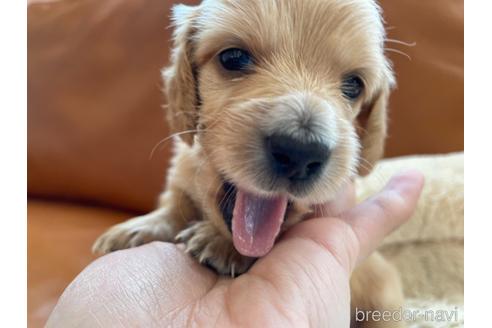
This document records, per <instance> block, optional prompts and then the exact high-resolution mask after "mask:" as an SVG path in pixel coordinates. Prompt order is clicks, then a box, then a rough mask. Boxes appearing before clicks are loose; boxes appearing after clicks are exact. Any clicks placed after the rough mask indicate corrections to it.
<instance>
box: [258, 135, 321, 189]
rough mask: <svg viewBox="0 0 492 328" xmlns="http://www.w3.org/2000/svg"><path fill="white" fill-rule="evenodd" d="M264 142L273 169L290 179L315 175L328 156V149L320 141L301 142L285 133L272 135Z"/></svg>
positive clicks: (302, 178) (301, 178)
mask: <svg viewBox="0 0 492 328" xmlns="http://www.w3.org/2000/svg"><path fill="white" fill-rule="evenodd" d="M266 144H267V152H268V155H269V158H270V163H271V166H272V169H273V171H274V172H275V173H276V174H277V175H278V176H280V177H283V178H287V179H289V180H291V181H297V180H307V179H309V178H312V177H314V176H316V175H317V174H318V173H319V172H321V169H322V168H323V166H324V165H325V164H326V163H327V162H328V158H329V157H330V149H329V148H328V146H326V145H324V144H322V143H320V142H302V141H299V140H297V139H294V138H292V137H289V136H285V135H273V136H271V137H269V138H267V142H266Z"/></svg>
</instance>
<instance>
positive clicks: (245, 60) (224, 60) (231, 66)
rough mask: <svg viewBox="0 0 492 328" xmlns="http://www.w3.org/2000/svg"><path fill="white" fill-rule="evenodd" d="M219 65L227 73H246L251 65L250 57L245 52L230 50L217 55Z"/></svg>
mask: <svg viewBox="0 0 492 328" xmlns="http://www.w3.org/2000/svg"><path fill="white" fill-rule="evenodd" d="M219 60H220V64H221V65H222V66H223V67H224V68H225V69H226V70H228V71H240V72H243V71H246V70H247V69H248V68H249V67H250V66H251V65H252V64H253V60H252V58H251V55H250V54H249V52H247V51H246V50H242V49H238V48H230V49H226V50H224V51H222V52H221V53H220V54H219Z"/></svg>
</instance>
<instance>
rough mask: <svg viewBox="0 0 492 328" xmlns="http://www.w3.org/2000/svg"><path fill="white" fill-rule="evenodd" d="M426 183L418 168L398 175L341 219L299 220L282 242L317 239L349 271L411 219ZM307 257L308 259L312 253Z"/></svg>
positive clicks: (343, 214)
mask: <svg viewBox="0 0 492 328" xmlns="http://www.w3.org/2000/svg"><path fill="white" fill-rule="evenodd" d="M423 185H424V177H423V175H422V174H421V173H420V172H418V171H408V172H405V173H400V174H397V175H396V176H394V177H393V178H391V180H390V181H389V182H388V183H387V184H386V186H385V187H384V188H383V190H381V191H380V192H379V193H378V194H376V195H375V196H373V197H371V198H369V199H367V200H365V201H364V202H362V203H361V204H359V205H357V206H356V207H354V208H352V209H349V210H347V211H345V212H344V213H342V214H341V215H340V217H339V218H315V219H310V220H307V221H305V222H302V223H299V224H297V225H295V226H294V227H292V228H291V229H290V230H289V231H288V232H287V233H286V234H285V236H284V238H283V239H282V241H283V242H284V241H288V240H289V239H292V238H294V239H307V240H310V241H314V242H315V243H316V244H318V245H321V246H322V247H323V248H324V250H326V251H329V252H330V253H331V254H332V255H333V256H334V257H335V258H336V259H337V260H338V262H340V263H341V264H342V266H343V267H344V268H346V269H347V270H348V271H349V272H350V271H351V270H352V269H353V268H354V266H355V265H356V264H357V263H358V262H359V261H361V260H363V259H365V258H366V257H367V256H368V255H369V254H370V253H372V252H373V251H374V250H375V249H376V248H377V247H378V246H379V244H380V243H381V242H382V240H383V238H384V237H385V236H386V235H388V234H389V233H390V232H392V231H393V230H394V229H396V228H397V227H399V226H400V225H402V224H403V223H404V222H406V221H407V220H408V219H409V218H410V216H411V215H412V213H413V211H414V210H415V208H416V206H417V201H418V199H419V197H420V193H421V191H422V187H423ZM320 249H321V248H320ZM305 256H306V258H307V259H308V258H309V257H310V256H313V255H312V254H305Z"/></svg>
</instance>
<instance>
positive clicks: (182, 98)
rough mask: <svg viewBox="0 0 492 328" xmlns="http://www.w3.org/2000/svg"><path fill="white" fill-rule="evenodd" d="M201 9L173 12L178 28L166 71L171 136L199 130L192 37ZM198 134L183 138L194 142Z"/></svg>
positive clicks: (179, 7)
mask: <svg viewBox="0 0 492 328" xmlns="http://www.w3.org/2000/svg"><path fill="white" fill-rule="evenodd" d="M197 12H198V7H191V6H186V5H176V6H174V7H173V10H172V21H173V24H174V26H175V30H174V40H173V41H174V45H173V50H172V53H171V65H170V66H169V67H167V68H165V69H164V70H163V72H162V76H163V78H164V83H165V92H166V95H167V101H168V107H167V110H166V111H167V115H166V116H167V120H168V123H169V126H170V132H171V133H179V132H185V131H189V130H194V129H196V122H197V118H198V106H199V96H198V93H197V89H198V88H197V77H196V74H195V73H196V72H195V68H194V64H193V58H192V56H193V46H192V38H193V34H194V32H195V30H196V28H195V26H194V21H195V19H196V16H197ZM194 135H195V133H183V134H182V135H180V137H181V139H183V140H184V141H185V142H186V143H188V144H190V145H191V144H192V143H193V136H194Z"/></svg>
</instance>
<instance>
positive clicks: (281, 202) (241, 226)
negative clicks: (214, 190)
mask: <svg viewBox="0 0 492 328" xmlns="http://www.w3.org/2000/svg"><path fill="white" fill-rule="evenodd" d="M223 191H224V195H223V198H222V199H220V200H219V208H220V210H221V212H222V216H223V217H224V220H225V222H226V223H227V225H228V226H229V228H230V230H231V232H232V240H233V242H234V247H235V248H236V250H237V251H238V252H239V253H241V254H242V255H245V256H250V257H261V256H264V255H265V254H267V253H268V252H269V251H270V249H271V248H272V247H273V244H274V243H275V239H276V238H277V235H278V234H279V232H280V227H281V225H282V223H283V221H284V218H285V214H286V211H287V205H288V198H287V196H284V195H279V196H275V197H264V196H260V195H257V194H254V193H251V192H249V191H247V190H244V189H242V188H239V187H237V186H235V185H233V184H231V183H229V182H225V183H224V184H223Z"/></svg>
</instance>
